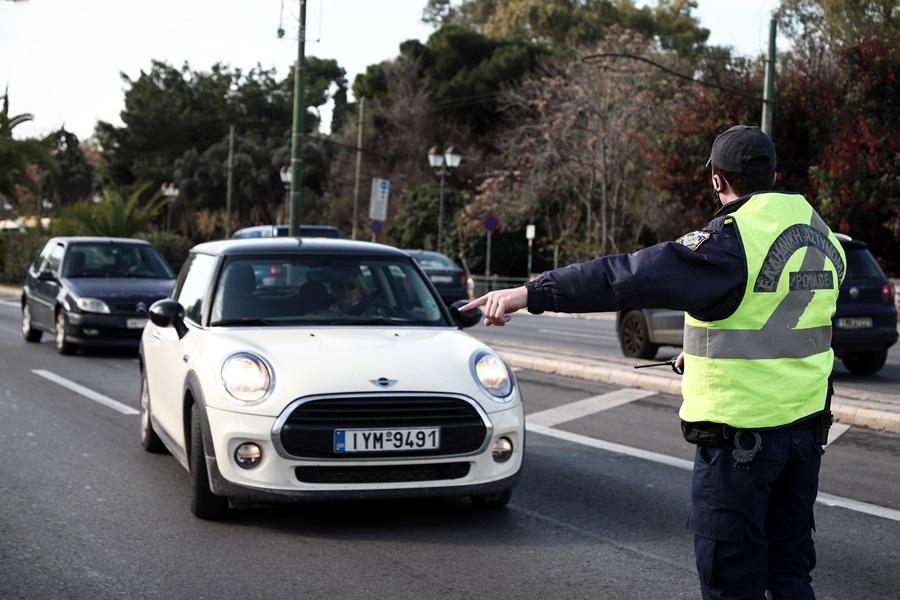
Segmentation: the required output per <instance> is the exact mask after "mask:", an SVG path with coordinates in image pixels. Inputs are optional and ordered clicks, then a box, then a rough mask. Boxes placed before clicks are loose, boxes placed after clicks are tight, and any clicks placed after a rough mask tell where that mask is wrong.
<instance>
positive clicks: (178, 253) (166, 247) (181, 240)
mask: <svg viewBox="0 0 900 600" xmlns="http://www.w3.org/2000/svg"><path fill="white" fill-rule="evenodd" d="M134 237H136V238H139V239H142V240H147V241H148V242H150V243H151V244H153V245H154V246H156V249H157V250H159V253H160V254H162V255H163V258H165V259H166V260H167V261H168V263H169V264H170V265H172V268H173V269H175V272H176V273H178V272H179V271H180V270H181V265H183V264H184V261H185V260H186V259H187V256H188V253H189V252H190V250H191V248H193V247H194V242H192V241H191V240H190V238H186V237H184V236H183V235H178V234H177V233H170V232H168V231H154V232H152V233H139V234H137V235H135V236H134Z"/></svg>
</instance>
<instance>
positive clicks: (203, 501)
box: [189, 404, 228, 520]
mask: <svg viewBox="0 0 900 600" xmlns="http://www.w3.org/2000/svg"><path fill="white" fill-rule="evenodd" d="M190 452H191V454H190V457H189V461H190V467H191V512H192V513H194V516H196V517H197V518H199V519H206V520H210V519H221V518H222V517H224V516H225V515H226V514H227V513H228V498H225V497H223V496H216V495H215V494H213V493H212V490H211V489H210V488H209V471H208V470H207V468H206V453H205V452H204V450H203V432H202V430H201V428H200V409H199V408H197V405H196V404H194V406H193V407H191V447H190Z"/></svg>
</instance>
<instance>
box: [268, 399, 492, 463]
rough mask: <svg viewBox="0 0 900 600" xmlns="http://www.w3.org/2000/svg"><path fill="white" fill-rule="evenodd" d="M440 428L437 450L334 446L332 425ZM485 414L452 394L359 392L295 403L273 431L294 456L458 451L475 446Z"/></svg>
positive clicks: (483, 434)
mask: <svg viewBox="0 0 900 600" xmlns="http://www.w3.org/2000/svg"><path fill="white" fill-rule="evenodd" d="M422 427H439V428H440V448H439V449H437V450H405V451H397V450H392V451H385V452H340V453H338V452H335V451H334V432H335V430H337V429H408V428H422ZM488 433H489V432H488V422H487V417H486V416H485V417H482V414H481V413H480V412H479V410H478V409H476V408H475V406H474V405H473V404H472V403H470V402H469V401H466V400H464V399H462V398H459V397H455V396H433V395H430V396H420V395H382V394H371V395H359V396H340V397H327V398H317V399H311V400H308V401H300V402H297V403H295V405H294V406H293V408H292V409H291V412H290V413H289V414H288V415H287V417H286V419H284V420H283V423H282V424H281V425H280V427H279V428H278V430H277V432H276V435H277V438H278V441H279V442H280V444H281V447H282V449H283V450H284V452H285V453H286V454H288V455H290V456H293V457H297V458H332V459H334V458H339V459H354V460H358V459H360V458H366V459H381V458H396V457H403V458H417V457H428V456H433V457H438V456H457V455H463V454H471V453H474V452H478V451H479V450H480V449H481V448H482V447H483V446H484V444H485V443H486V440H487V436H488Z"/></svg>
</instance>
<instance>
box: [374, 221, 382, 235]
mask: <svg viewBox="0 0 900 600" xmlns="http://www.w3.org/2000/svg"><path fill="white" fill-rule="evenodd" d="M379 231H381V221H372V233H378V232H379Z"/></svg>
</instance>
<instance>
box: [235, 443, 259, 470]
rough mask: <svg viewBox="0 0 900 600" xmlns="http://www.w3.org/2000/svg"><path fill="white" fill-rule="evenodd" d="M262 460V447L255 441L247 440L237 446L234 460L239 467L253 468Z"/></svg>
mask: <svg viewBox="0 0 900 600" xmlns="http://www.w3.org/2000/svg"><path fill="white" fill-rule="evenodd" d="M260 460H262V448H260V447H259V446H257V445H256V444H254V443H253V442H246V443H244V444H241V445H240V446H238V447H237V450H235V451H234V461H235V462H236V463H237V464H238V466H239V467H241V468H244V469H252V468H253V467H255V466H256V465H258V464H259V461H260Z"/></svg>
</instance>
